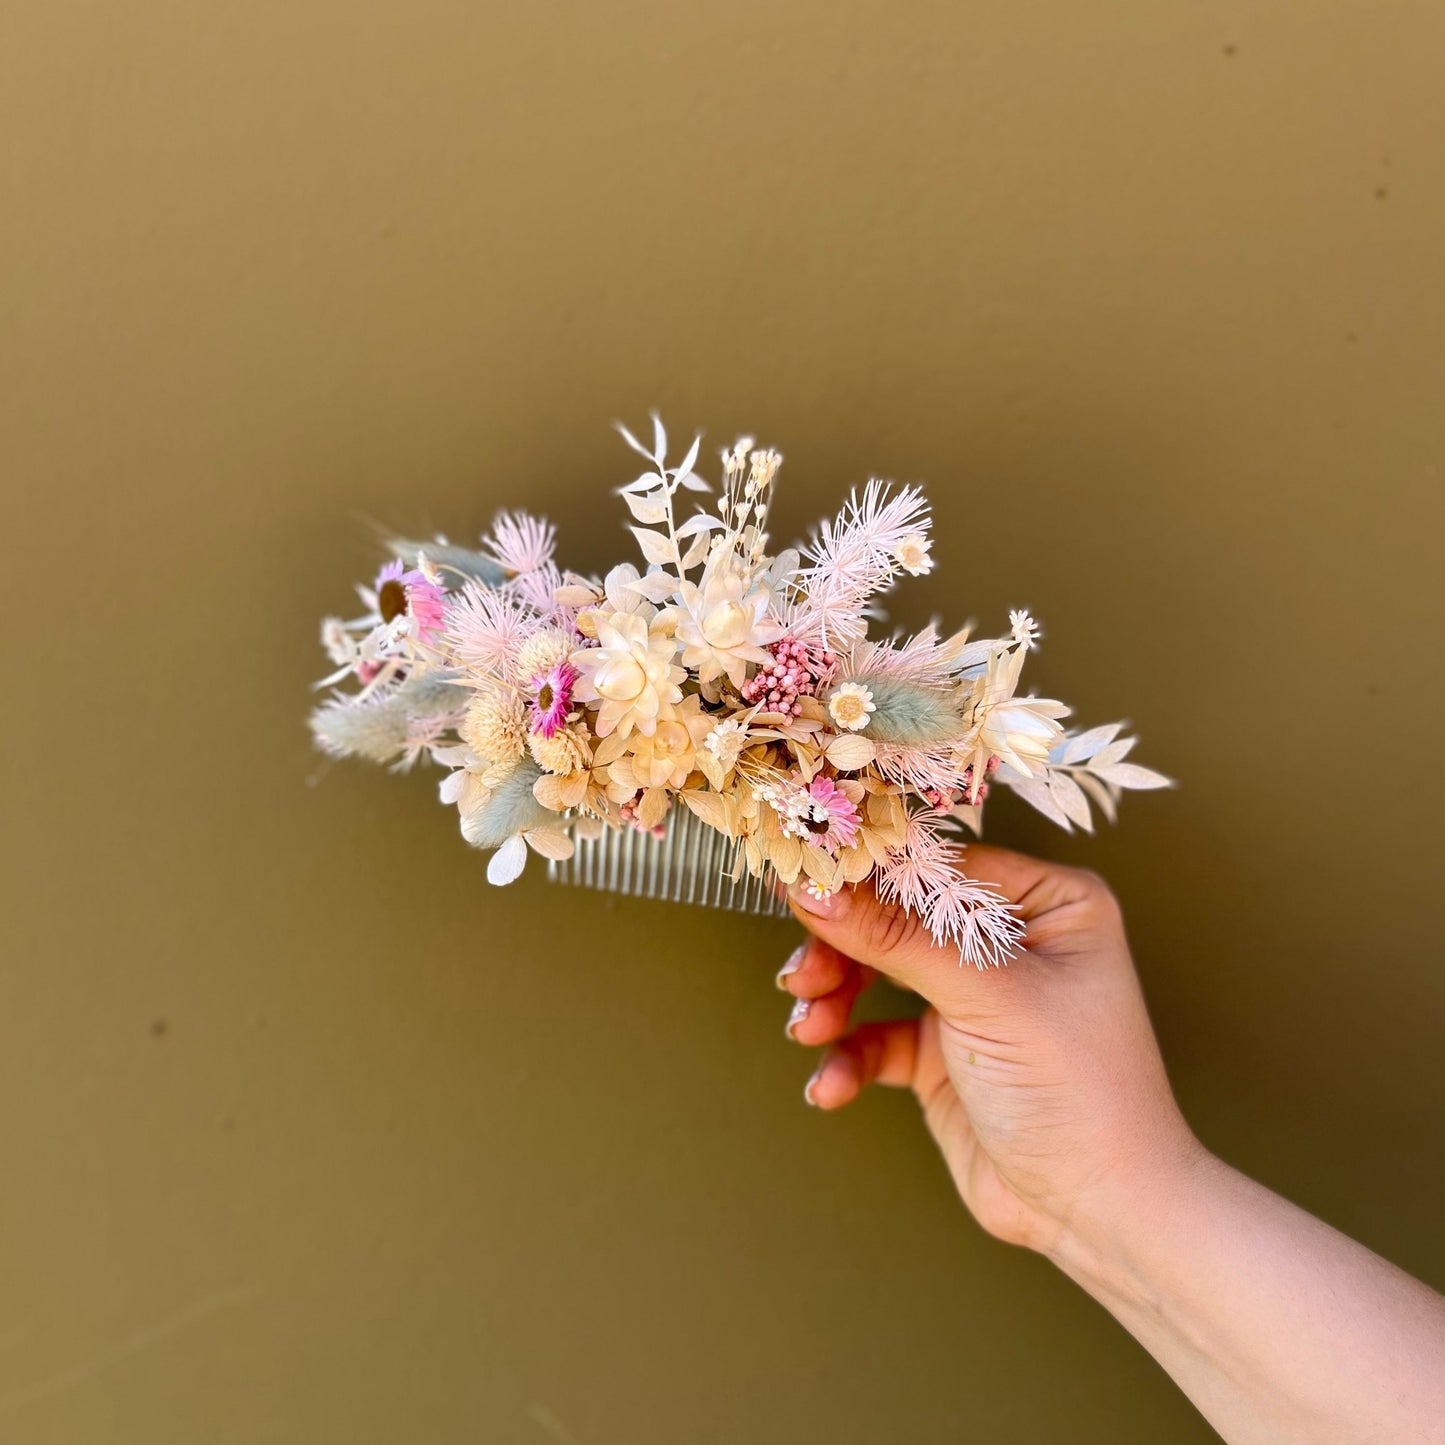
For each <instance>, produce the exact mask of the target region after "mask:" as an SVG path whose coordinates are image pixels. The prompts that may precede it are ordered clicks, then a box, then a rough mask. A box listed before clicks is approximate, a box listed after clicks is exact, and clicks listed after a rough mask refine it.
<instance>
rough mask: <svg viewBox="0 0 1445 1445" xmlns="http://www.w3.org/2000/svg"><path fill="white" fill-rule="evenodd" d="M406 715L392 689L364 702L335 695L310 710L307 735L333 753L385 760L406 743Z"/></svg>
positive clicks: (405, 710)
mask: <svg viewBox="0 0 1445 1445" xmlns="http://www.w3.org/2000/svg"><path fill="white" fill-rule="evenodd" d="M407 717H408V714H407V709H406V705H405V703H403V702H400V701H399V700H398V698H397V695H396V694H395V693H392V694H391V695H390V696H387V697H378V698H369V699H368V700H367V701H365V702H351V701H343V700H341V699H339V698H338V699H333V700H332V701H330V702H325V703H322V705H321V706H320V707H318V708H317V709H316V710H315V711H314V712H313V713H312V714H311V735H312V736H313V737H314V738H315V739H316V744H317V746H318V747H320V748H321V750H322V751H323V752H328V753H330V754H331V755H332V756H333V757H339V758H353V757H356V758H369V759H370V760H371V761H372V762H374V763H388V762H390V761H391V760H392V758H394V757H396V755H397V754H398V753H399V752H401V750H402V749H403V748H404V747H405V746H406V735H407Z"/></svg>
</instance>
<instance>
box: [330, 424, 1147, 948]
mask: <svg viewBox="0 0 1445 1445" xmlns="http://www.w3.org/2000/svg"><path fill="white" fill-rule="evenodd" d="M619 430H621V432H622V436H623V438H624V440H625V441H626V442H627V444H628V446H630V447H631V448H632V450H633V451H634V452H636V453H637V454H638V455H639V456H641V457H642V458H643V459H644V461H645V462H646V464H647V465H646V468H645V470H643V471H642V472H641V474H640V475H638V476H636V477H635V478H633V479H632V480H631V481H628V482H625V483H624V484H623V485H622V486H620V487H619V488H618V492H619V495H620V496H621V498H622V500H623V504H624V506H625V508H626V511H627V514H628V521H627V526H628V528H629V529H630V531H631V533H632V536H633V538H634V540H635V542H636V546H637V551H638V556H639V558H640V561H641V564H642V565H641V566H640V567H639V566H638V565H636V564H635V563H632V562H623V563H619V564H618V565H617V566H615V567H613V568H612V569H611V570H610V571H608V572H607V574H606V575H605V576H604V577H601V578H597V577H590V576H584V575H580V574H578V573H574V572H569V571H564V570H562V569H561V568H560V567H559V566H558V564H557V562H556V560H555V555H554V554H555V547H556V533H555V530H554V529H553V528H552V527H551V525H550V524H549V523H547V522H545V521H543V520H542V519H539V518H536V517H532V516H529V515H528V514H526V513H522V512H503V513H501V514H500V515H499V516H498V517H497V519H496V521H495V522H494V523H493V526H492V529H491V531H490V532H488V533H487V534H486V535H485V536H484V537H483V538H482V539H481V541H480V544H479V545H478V546H477V547H466V546H457V545H455V544H453V543H451V542H449V541H448V540H447V539H445V538H441V537H438V538H437V539H435V540H434V541H431V542H416V541H412V540H404V539H391V540H390V542H389V549H390V551H391V553H392V560H391V561H389V562H387V563H386V564H385V565H384V566H383V567H382V568H381V570H380V571H379V573H378V575H377V577H376V579H375V581H374V583H373V584H372V585H370V586H361V587H358V589H357V591H358V593H359V595H360V598H361V603H362V609H363V610H362V613H361V615H359V616H357V617H354V618H352V619H350V620H342V619H340V618H328V619H327V620H326V621H325V622H324V623H323V625H322V643H323V646H324V647H325V649H326V651H327V653H328V655H329V657H330V658H331V662H332V665H333V669H334V670H333V671H332V672H331V673H330V675H329V676H327V677H326V678H324V679H323V680H322V683H321V686H323V687H325V688H327V689H329V694H328V696H327V698H326V699H325V700H324V701H323V702H322V703H321V704H320V706H319V707H317V708H316V709H315V710H314V712H313V714H312V730H313V733H314V735H315V737H316V741H317V744H318V746H320V747H321V748H323V749H324V750H325V751H327V752H328V753H331V754H333V755H336V756H358V757H364V758H367V759H369V760H371V761H375V762H382V763H390V764H392V765H393V766H395V767H398V768H407V767H410V766H411V765H412V764H414V763H415V762H416V761H417V760H419V759H429V760H431V761H434V762H436V763H438V764H440V765H441V766H442V767H443V768H445V769H446V770H447V772H446V776H445V778H444V779H443V781H442V784H441V799H442V801H443V802H444V803H445V804H447V805H449V806H454V807H456V809H457V811H458V814H459V817H460V821H461V831H462V834H463V836H464V837H465V838H466V839H467V841H468V842H470V843H472V844H474V845H475V846H477V847H480V848H487V849H491V850H494V851H493V854H492V859H491V862H490V863H489V865H488V869H487V876H488V878H489V879H490V880H491V881H492V882H493V883H498V884H504V883H509V882H511V881H512V880H513V879H514V878H516V877H517V876H518V875H519V874H520V873H521V872H522V870H523V868H524V866H525V864H526V861H527V857H528V855H529V853H533V852H535V853H537V854H539V855H541V856H542V857H545V858H549V859H561V858H566V857H569V856H570V855H571V853H572V851H573V848H574V847H575V840H576V839H577V838H579V837H584V836H585V837H596V836H598V835H599V834H600V832H601V831H602V830H603V829H606V828H614V829H617V828H636V829H644V830H649V831H656V832H659V833H662V832H664V831H665V829H666V825H667V819H668V815H669V813H670V812H671V811H672V810H673V809H674V808H676V807H683V808H686V809H687V810H688V811H689V812H691V813H692V814H694V815H695V816H696V817H697V818H699V819H701V820H702V822H704V823H705V824H706V825H707V826H709V827H711V828H713V829H715V830H716V831H717V832H719V833H721V834H723V835H724V836H725V837H726V838H727V839H729V840H730V842H731V843H732V845H733V846H732V848H731V862H730V865H729V870H728V871H729V876H731V877H732V878H734V879H738V878H741V877H742V876H743V875H744V874H745V873H747V874H751V875H752V876H754V877H764V876H767V877H771V878H773V879H774V880H775V881H776V882H777V883H778V884H780V885H788V886H792V885H799V884H801V885H803V886H806V888H807V889H808V890H809V891H810V892H812V893H814V894H816V895H819V896H826V895H827V894H829V893H831V892H832V891H834V890H836V889H838V888H844V887H854V886H857V885H859V884H861V883H863V882H865V881H868V880H870V879H871V880H872V882H873V885H874V886H875V887H876V888H877V891H878V893H879V895H880V897H882V898H883V899H884V900H885V901H889V902H893V903H895V904H897V906H899V907H900V908H903V909H905V910H907V911H908V912H909V913H912V914H914V915H916V916H917V917H919V918H920V919H921V920H922V921H923V922H924V923H925V924H926V926H927V927H928V928H929V929H930V930H931V932H932V933H933V936H934V937H935V938H936V939H937V940H938V941H939V943H940V944H943V945H948V946H951V947H956V948H957V949H958V951H959V955H960V958H961V959H962V960H965V961H967V962H970V963H973V964H975V965H977V966H979V967H983V966H985V965H989V964H1000V963H1003V962H1005V961H1006V960H1007V958H1008V957H1009V955H1010V953H1011V952H1012V951H1013V949H1014V948H1016V947H1017V946H1018V944H1019V942H1020V940H1021V938H1022V931H1023V930H1022V926H1021V924H1020V923H1019V920H1018V918H1017V916H1016V914H1015V912H1014V911H1013V909H1012V908H1011V907H1010V906H1009V905H1008V904H1007V903H1006V902H1005V901H1004V900H1003V899H1002V898H1000V897H999V896H998V895H997V894H996V893H994V892H993V891H992V890H991V889H989V888H988V887H987V886H986V885H984V884H981V883H979V882H977V881H975V880H973V879H970V878H969V877H968V876H967V871H966V864H967V855H966V852H965V845H964V842H963V839H964V837H965V836H966V835H967V834H970V833H971V834H975V835H976V834H977V833H978V832H979V831H980V829H981V826H982V816H983V807H984V803H985V799H986V798H987V796H988V793H989V789H990V786H991V785H992V784H995V783H1001V784H1003V785H1005V786H1006V787H1007V788H1008V789H1010V790H1011V791H1013V792H1015V793H1017V794H1019V795H1020V796H1021V797H1022V798H1023V799H1024V800H1025V801H1026V802H1028V803H1030V804H1032V805H1033V806H1034V807H1035V808H1037V809H1038V810H1039V811H1040V812H1042V813H1043V814H1044V815H1045V816H1047V817H1049V818H1050V819H1051V820H1052V821H1054V822H1056V823H1058V824H1059V826H1060V827H1063V828H1065V829H1066V830H1072V829H1073V828H1076V827H1078V828H1083V829H1086V830H1090V829H1092V826H1093V814H1092V809H1093V808H1094V807H1097V808H1098V809H1099V811H1100V812H1101V813H1103V814H1104V816H1105V817H1107V818H1108V819H1109V820H1110V821H1113V819H1114V818H1115V816H1116V813H1117V807H1118V802H1119V798H1120V796H1121V795H1122V793H1123V792H1125V791H1127V790H1129V789H1138V788H1159V787H1165V786H1167V785H1168V780H1167V779H1166V778H1164V777H1162V776H1161V775H1160V774H1158V773H1155V772H1152V771H1151V770H1150V769H1148V768H1144V767H1140V766H1139V765H1138V764H1136V763H1133V762H1130V761H1126V759H1127V757H1128V754H1129V752H1130V750H1131V749H1132V747H1133V745H1134V740H1133V739H1132V738H1126V737H1121V736H1120V734H1121V732H1122V729H1123V724H1121V723H1111V724H1109V725H1107V726H1105V727H1099V728H1091V729H1089V730H1088V731H1085V732H1079V733H1066V732H1065V731H1064V728H1063V725H1062V723H1061V721H1060V719H1062V718H1063V717H1065V716H1066V715H1067V713H1068V709H1067V708H1066V707H1065V706H1064V704H1063V703H1061V702H1058V701H1056V700H1054V699H1051V698H1039V697H1035V696H1032V695H1024V694H1021V693H1020V691H1019V683H1020V674H1021V672H1022V668H1023V665H1024V662H1025V659H1026V658H1027V655H1028V654H1029V653H1030V652H1031V651H1032V650H1033V649H1034V648H1035V647H1036V646H1037V644H1038V639H1039V629H1038V624H1037V623H1036V622H1035V621H1034V620H1033V618H1032V617H1030V616H1029V615H1028V614H1027V613H1026V612H1021V611H1016V612H1013V613H1011V614H1010V617H1009V630H1008V632H1007V633H1006V634H1005V635H1002V636H999V637H990V638H972V637H971V636H970V635H969V632H968V630H967V629H965V630H964V631H962V632H958V633H955V634H953V635H951V636H946V637H945V636H940V635H939V634H938V632H937V631H936V629H935V628H933V627H928V628H925V629H923V630H922V631H921V632H918V633H916V634H914V635H913V636H912V637H908V638H898V637H891V638H871V639H870V637H869V635H868V633H869V627H870V623H871V622H872V621H873V620H874V619H875V618H876V616H877V615H878V611H877V609H878V601H879V599H880V597H881V596H882V595H883V594H884V593H885V592H887V591H888V590H889V589H890V588H892V587H893V586H894V585H895V584H897V583H898V582H899V581H900V580H901V579H903V578H904V577H907V576H921V575H923V574H925V573H928V572H929V571H931V570H932V568H933V565H934V562H933V556H932V540H931V525H932V518H931V515H930V512H929V508H928V503H927V500H926V498H925V497H924V495H923V492H922V491H921V489H919V488H917V487H911V486H910V487H894V486H892V485H891V484H889V483H886V482H882V481H877V480H873V481H869V482H868V483H867V484H866V485H865V486H863V487H862V488H861V489H860V490H858V491H855V492H854V494H853V495H852V497H851V498H850V500H849V501H848V502H847V504H846V505H845V506H844V507H843V509H842V510H841V511H840V512H839V514H838V516H837V517H835V518H832V519H828V520H825V521H823V522H822V523H820V524H819V527H818V529H817V530H816V532H815V533H814V534H813V536H812V538H811V539H810V540H809V541H808V542H807V543H805V544H804V545H803V546H802V547H800V548H796V549H795V548H786V549H783V550H782V551H780V552H777V553H776V554H775V553H773V552H771V551H770V550H769V545H768V533H767V526H768V517H769V511H770V508H771V505H772V490H773V486H774V483H775V481H776V478H777V475H778V469H779V466H780V464H781V461H782V458H781V457H780V456H779V455H778V453H776V452H774V451H769V450H763V449H757V448H755V447H754V446H753V444H752V442H751V440H749V439H747V438H744V439H743V440H741V441H739V442H738V443H737V444H736V445H735V446H733V447H731V448H728V449H727V450H725V451H724V452H723V453H722V454H721V463H722V469H721V478H720V482H719V485H718V488H717V492H716V495H715V496H714V495H713V489H712V487H711V485H710V484H709V483H708V482H707V481H705V480H704V479H703V478H702V477H701V476H700V475H699V474H698V472H697V470H696V467H697V462H698V457H699V453H700V442H699V441H696V440H695V441H694V442H693V443H692V445H691V446H690V447H689V448H688V450H687V451H686V453H685V454H684V455H683V457H682V459H681V460H680V461H679V462H678V463H677V465H675V466H673V465H669V464H668V460H667V450H668V443H667V435H666V432H665V431H664V429H663V426H662V423H661V422H660V421H659V420H657V419H656V418H654V419H653V435H652V442H651V445H650V446H649V445H646V444H644V443H643V442H641V441H639V440H638V439H637V437H636V436H634V435H633V434H632V433H631V432H629V431H627V430H626V429H625V428H619ZM343 683H348V684H350V686H349V688H346V689H343V687H342V684H343Z"/></svg>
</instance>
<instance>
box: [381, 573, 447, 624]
mask: <svg viewBox="0 0 1445 1445" xmlns="http://www.w3.org/2000/svg"><path fill="white" fill-rule="evenodd" d="M376 610H377V612H378V614H379V615H380V617H381V620H382V621H383V622H394V621H395V620H396V619H397V618H398V617H401V616H409V617H410V618H411V620H412V621H413V622H414V623H415V624H416V639H417V641H418V642H428V641H430V640H431V639H432V638H433V637H438V636H440V635H441V632H442V629H443V627H444V626H445V623H446V592H445V591H444V590H443V589H442V588H440V587H438V586H437V584H436V583H435V582H429V581H427V579H426V576H425V575H424V574H423V573H422V572H421V571H419V570H418V569H416V568H413V569H412V570H411V571H410V572H408V571H407V570H406V569H405V567H404V566H403V564H402V563H401V562H399V561H397V562H388V563H387V564H386V566H385V567H383V568H382V569H381V571H380V572H378V573H377V574H376Z"/></svg>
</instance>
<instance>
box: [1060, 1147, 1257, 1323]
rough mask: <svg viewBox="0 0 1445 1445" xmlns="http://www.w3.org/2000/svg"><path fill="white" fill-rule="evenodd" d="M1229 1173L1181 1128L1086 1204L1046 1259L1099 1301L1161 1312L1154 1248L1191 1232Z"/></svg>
mask: <svg viewBox="0 0 1445 1445" xmlns="http://www.w3.org/2000/svg"><path fill="white" fill-rule="evenodd" d="M1229 1172H1230V1171H1229V1168H1228V1166H1227V1165H1225V1164H1224V1163H1222V1162H1221V1161H1220V1160H1219V1159H1217V1158H1215V1156H1214V1155H1212V1154H1211V1153H1210V1152H1209V1151H1208V1150H1207V1149H1205V1147H1204V1146H1203V1145H1202V1144H1201V1143H1200V1142H1199V1141H1198V1140H1197V1139H1196V1138H1195V1137H1194V1135H1193V1134H1191V1133H1190V1132H1189V1131H1188V1129H1187V1128H1185V1127H1184V1126H1183V1125H1182V1122H1181V1126H1180V1130H1179V1132H1178V1133H1177V1134H1175V1135H1173V1136H1172V1137H1170V1138H1169V1139H1168V1140H1167V1141H1165V1142H1163V1143H1161V1145H1160V1146H1159V1147H1157V1148H1155V1149H1153V1150H1151V1151H1150V1152H1149V1153H1148V1154H1147V1155H1146V1156H1143V1157H1142V1158H1141V1159H1140V1161H1139V1162H1138V1163H1137V1164H1136V1165H1135V1166H1133V1167H1132V1168H1130V1169H1128V1170H1118V1171H1115V1172H1113V1173H1111V1174H1109V1175H1108V1176H1107V1177H1105V1178H1104V1179H1102V1180H1101V1181H1100V1182H1099V1183H1098V1184H1097V1185H1096V1186H1095V1187H1094V1188H1092V1189H1090V1190H1089V1191H1088V1192H1087V1193H1086V1194H1085V1195H1084V1196H1082V1197H1081V1198H1080V1199H1078V1200H1077V1201H1076V1202H1075V1204H1074V1205H1073V1207H1072V1208H1071V1209H1070V1210H1069V1211H1068V1212H1067V1214H1066V1216H1065V1217H1064V1218H1063V1219H1062V1220H1061V1221H1060V1227H1059V1229H1058V1231H1057V1233H1056V1235H1055V1237H1054V1239H1053V1240H1052V1242H1051V1244H1050V1247H1049V1248H1048V1249H1047V1250H1046V1251H1045V1253H1046V1255H1047V1257H1048V1258H1049V1259H1050V1260H1052V1261H1053V1263H1054V1264H1056V1265H1057V1266H1058V1267H1059V1268H1060V1269H1061V1270H1062V1271H1063V1272H1064V1273H1065V1274H1067V1275H1068V1276H1069V1277H1070V1278H1071V1279H1072V1280H1074V1282H1075V1283H1076V1284H1079V1285H1081V1286H1082V1287H1083V1288H1084V1289H1085V1290H1087V1291H1088V1292H1089V1293H1090V1294H1091V1295H1093V1296H1094V1297H1095V1298H1096V1299H1099V1300H1102V1301H1105V1302H1113V1303H1116V1304H1119V1305H1130V1304H1132V1305H1135V1306H1143V1307H1149V1308H1153V1307H1154V1306H1155V1305H1156V1304H1157V1301H1156V1300H1155V1299H1154V1295H1155V1292H1156V1285H1157V1280H1156V1279H1155V1272H1154V1270H1153V1269H1152V1267H1151V1265H1150V1263H1149V1257H1150V1253H1151V1250H1152V1248H1153V1247H1154V1246H1155V1245H1156V1244H1157V1242H1158V1241H1160V1240H1162V1239H1166V1238H1170V1237H1173V1236H1175V1235H1176V1233H1177V1232H1178V1231H1180V1230H1185V1231H1187V1230H1188V1229H1189V1228H1191V1225H1190V1223H1189V1219H1190V1216H1191V1215H1193V1214H1194V1213H1195V1212H1196V1211H1197V1210H1198V1209H1199V1208H1200V1206H1201V1204H1202V1202H1203V1201H1204V1200H1205V1198H1206V1197H1207V1196H1208V1195H1209V1194H1210V1193H1211V1192H1212V1191H1213V1190H1214V1189H1216V1188H1217V1187H1219V1185H1220V1184H1221V1182H1222V1180H1223V1178H1224V1177H1225V1176H1226V1175H1227V1174H1228V1173H1229Z"/></svg>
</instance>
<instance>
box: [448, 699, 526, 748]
mask: <svg viewBox="0 0 1445 1445" xmlns="http://www.w3.org/2000/svg"><path fill="white" fill-rule="evenodd" d="M457 731H458V732H459V733H460V734H461V735H462V737H463V738H464V739H465V740H466V741H467V742H468V743H469V744H470V745H471V747H472V750H473V751H474V752H475V753H476V754H477V755H478V756H479V757H482V758H485V759H486V760H487V761H488V762H489V763H492V764H494V765H495V764H498V763H506V762H514V761H516V760H518V759H520V758H521V757H522V755H523V754H524V753H525V752H526V751H527V712H526V708H525V707H524V705H523V703H522V699H521V698H520V697H518V696H517V694H516V693H514V692H500V691H498V692H479V693H477V695H476V696H475V697H474V698H473V699H472V702H471V705H470V706H469V707H468V708H467V713H466V716H465V717H464V718H463V719H462V721H461V724H460V726H459V727H458V728H457Z"/></svg>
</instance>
